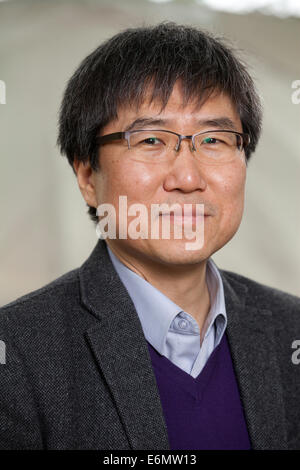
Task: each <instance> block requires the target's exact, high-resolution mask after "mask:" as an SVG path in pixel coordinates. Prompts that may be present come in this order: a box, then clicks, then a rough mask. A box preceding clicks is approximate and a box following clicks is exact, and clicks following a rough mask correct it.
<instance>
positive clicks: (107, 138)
mask: <svg viewBox="0 0 300 470" xmlns="http://www.w3.org/2000/svg"><path fill="white" fill-rule="evenodd" d="M156 131H157V132H167V133H168V134H174V135H176V136H177V137H178V143H177V146H176V147H175V149H174V150H175V151H176V152H178V151H179V149H180V145H181V142H182V140H184V139H189V140H191V141H192V150H193V151H196V148H195V137H196V136H197V135H201V134H206V133H207V132H230V133H231V134H236V135H238V136H240V137H241V139H242V150H245V148H246V147H247V146H248V145H249V143H250V135H249V134H247V133H245V132H237V131H232V130H228V129H211V130H208V131H203V132H196V133H195V134H192V135H183V134H178V133H177V132H173V131H168V130H165V129H137V130H133V131H125V132H113V133H112V134H106V135H102V136H98V137H96V143H97V145H98V146H100V145H103V144H105V143H108V142H113V141H114V140H122V139H125V140H126V141H127V145H128V149H130V135H131V134H133V133H137V132H156ZM237 148H238V147H237ZM238 150H240V149H239V148H238ZM240 151H241V150H240Z"/></svg>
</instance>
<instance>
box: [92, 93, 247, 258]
mask: <svg viewBox="0 0 300 470" xmlns="http://www.w3.org/2000/svg"><path fill="white" fill-rule="evenodd" d="M160 108H161V104H160V103H155V102H153V103H151V104H149V103H147V102H144V103H143V104H142V105H141V106H140V107H139V109H138V110H137V109H136V108H134V107H132V108H131V107H124V108H123V109H119V112H118V118H117V119H116V120H114V121H112V122H110V123H109V124H108V125H107V126H105V127H104V128H103V129H102V131H101V135H105V134H110V133H113V132H120V131H124V130H125V129H126V128H127V127H128V126H129V125H130V124H131V123H132V122H133V121H135V120H136V119H138V118H153V119H158V118H159V119H162V120H165V121H166V122H165V124H164V125H160V126H157V125H155V126H153V125H152V126H151V125H149V126H143V128H146V129H147V128H149V129H153V128H155V129H158V128H159V129H165V130H171V131H174V132H177V133H180V134H184V135H191V134H194V133H196V132H202V131H205V130H209V129H211V126H210V127H203V126H199V124H198V123H197V121H199V120H203V119H217V118H221V117H223V118H224V117H226V118H229V119H231V121H232V122H233V123H234V126H235V130H236V131H237V132H242V125H241V121H240V119H239V116H238V114H237V112H236V110H235V108H234V106H233V105H232V103H231V101H230V99H229V98H228V97H227V96H225V95H224V94H218V95H215V96H212V97H211V98H209V99H208V100H207V101H206V102H205V103H204V104H203V105H202V106H201V107H200V108H198V109H196V110H195V104H194V103H188V104H187V105H186V106H185V107H182V94H181V90H180V88H179V86H177V85H176V86H175V87H174V90H173V92H172V94H171V97H170V99H169V101H168V103H167V105H166V107H165V108H164V110H163V111H162V112H160ZM129 152H130V150H129V151H128V150H127V147H126V144H125V145H124V144H120V143H116V142H115V143H111V144H107V145H104V146H102V147H100V152H99V155H100V171H99V172H95V173H93V174H92V182H93V186H94V191H95V198H96V201H97V206H98V205H99V204H102V203H110V204H112V205H113V206H114V208H115V210H116V215H117V218H116V221H117V224H116V227H117V233H118V226H119V225H118V219H119V196H127V205H128V207H129V206H130V205H131V204H134V203H142V204H144V205H145V206H146V207H147V209H148V214H150V212H151V204H162V203H168V204H169V205H171V204H174V203H179V204H180V205H181V206H182V207H184V204H188V203H189V204H193V207H195V204H196V203H198V204H204V211H205V213H207V214H208V215H207V216H206V217H204V218H202V223H204V245H203V247H202V248H201V249H198V250H187V249H186V243H187V242H189V241H191V240H188V239H186V238H185V237H184V236H183V237H182V239H174V238H173V237H172V231H171V239H169V240H166V239H151V236H150V235H149V238H148V239H135V240H134V239H131V238H128V237H127V238H126V239H111V240H107V242H108V243H109V245H110V246H111V247H114V248H115V250H116V251H117V252H119V253H120V252H121V253H123V254H126V253H127V254H128V255H130V254H131V256H134V258H140V259H141V260H142V259H144V260H145V259H146V258H147V259H148V260H149V261H150V260H151V262H159V263H162V264H168V265H176V264H177V265H184V264H194V263H198V262H201V261H203V260H205V259H207V258H208V257H209V256H210V255H212V254H213V253H214V252H216V251H217V250H218V249H220V248H221V247H222V246H223V245H225V244H226V243H227V242H228V241H229V240H230V239H231V238H232V237H233V235H234V234H235V232H236V231H237V229H238V227H239V225H240V222H241V218H242V214H243V206H244V189H245V179H246V163H245V158H244V155H243V154H241V156H240V157H239V158H236V159H234V160H233V161H231V162H229V163H226V164H219V165H207V164H204V163H203V162H202V161H201V156H195V155H194V153H193V152H191V142H190V141H188V140H183V141H182V143H181V147H180V151H179V152H178V153H177V154H176V156H174V158H171V159H170V161H167V162H166V161H165V162H162V163H160V164H159V165H158V164H151V163H149V162H144V161H136V160H134V159H131V158H129ZM174 155H175V154H174ZM87 202H88V203H90V200H89V201H87ZM133 218H134V217H128V223H130V220H132V219H133ZM171 223H172V222H171ZM149 224H150V215H149ZM149 227H150V225H149ZM149 232H150V230H149Z"/></svg>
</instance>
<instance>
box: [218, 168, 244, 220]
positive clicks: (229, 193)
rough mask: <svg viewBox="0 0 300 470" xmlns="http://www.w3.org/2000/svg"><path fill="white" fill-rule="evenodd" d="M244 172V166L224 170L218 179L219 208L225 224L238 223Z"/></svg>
mask: <svg viewBox="0 0 300 470" xmlns="http://www.w3.org/2000/svg"><path fill="white" fill-rule="evenodd" d="M245 181H246V170H245V167H244V165H239V166H238V167H231V168H228V169H226V172H224V173H223V174H222V175H220V176H219V178H218V187H219V207H220V211H221V216H223V218H225V219H226V222H228V223H229V222H230V221H231V223H234V224H235V223H239V222H240V219H241V216H242V213H243V208H244V194H245Z"/></svg>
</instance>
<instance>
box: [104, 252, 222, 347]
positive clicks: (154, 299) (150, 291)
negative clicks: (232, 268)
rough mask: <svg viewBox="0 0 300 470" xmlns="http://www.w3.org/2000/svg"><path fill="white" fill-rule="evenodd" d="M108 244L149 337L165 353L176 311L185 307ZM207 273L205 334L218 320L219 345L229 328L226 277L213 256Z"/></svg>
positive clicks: (145, 333)
mask: <svg viewBox="0 0 300 470" xmlns="http://www.w3.org/2000/svg"><path fill="white" fill-rule="evenodd" d="M106 246H107V250H108V253H109V256H110V259H111V261H112V263H113V266H114V268H115V269H116V271H117V273H118V275H119V277H120V279H121V281H122V282H123V284H124V286H125V287H126V289H127V291H128V293H129V295H130V297H131V300H132V301H133V304H134V306H135V309H136V311H137V314H138V316H139V319H140V322H141V325H142V329H143V332H144V335H145V338H146V339H147V341H149V343H150V344H151V345H152V346H153V347H154V348H155V349H156V350H157V351H158V352H159V353H160V354H162V352H163V350H164V345H165V341H166V336H167V334H168V331H169V328H170V325H171V323H172V322H173V320H174V318H175V317H176V315H178V313H180V312H182V311H183V310H182V308H181V307H179V306H178V305H177V304H175V303H174V302H173V301H172V300H171V299H169V298H168V297H167V296H166V295H164V294H163V293H162V292H161V291H160V290H158V289H157V288H156V287H154V286H153V285H152V284H150V283H149V282H148V281H146V280H145V279H143V278H142V277H141V276H139V275H138V274H136V273H135V272H134V271H132V270H131V269H129V268H128V267H127V266H125V264H123V263H122V262H121V261H120V260H119V258H118V257H117V256H116V255H115V254H114V253H113V252H112V251H111V249H110V248H109V246H108V244H106ZM206 273H207V274H206V280H207V287H208V290H209V293H210V298H211V308H210V311H209V314H208V316H207V318H206V321H205V324H204V328H205V329H206V333H205V336H206V335H207V334H208V333H209V331H210V329H211V328H212V327H213V324H214V322H215V323H216V339H215V342H216V344H215V346H217V345H218V344H219V342H220V341H221V338H222V336H223V333H224V331H225V328H226V324H227V317H226V311H225V299H224V289H223V282H222V278H221V276H220V273H219V271H218V268H217V266H216V265H215V263H214V262H213V260H212V259H210V258H209V259H208V262H207V270H206ZM191 318H192V317H191ZM194 321H195V320H194Z"/></svg>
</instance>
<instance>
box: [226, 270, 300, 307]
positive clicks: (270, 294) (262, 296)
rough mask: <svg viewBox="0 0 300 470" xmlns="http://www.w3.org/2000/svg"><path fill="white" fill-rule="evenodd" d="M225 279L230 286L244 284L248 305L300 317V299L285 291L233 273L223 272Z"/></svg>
mask: <svg viewBox="0 0 300 470" xmlns="http://www.w3.org/2000/svg"><path fill="white" fill-rule="evenodd" d="M221 274H222V276H223V279H225V280H226V281H227V282H228V283H229V284H231V285H232V284H233V285H234V284H235V283H238V284H242V285H243V286H244V287H246V289H247V296H246V303H247V304H248V305H253V306H255V307H260V308H262V309H271V310H273V311H274V310H275V311H277V312H279V313H281V312H282V313H285V312H286V311H287V310H289V311H295V312H297V313H298V315H300V297H298V296H297V295H293V294H290V293H288V292H285V291H284V290H281V289H278V288H275V287H271V286H269V285H266V284H263V283H260V282H257V281H254V280H253V279H250V278H248V277H246V276H243V275H241V274H237V273H235V272H232V271H227V270H221Z"/></svg>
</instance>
